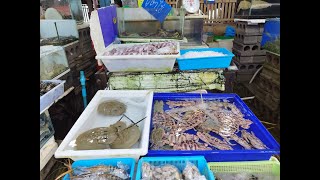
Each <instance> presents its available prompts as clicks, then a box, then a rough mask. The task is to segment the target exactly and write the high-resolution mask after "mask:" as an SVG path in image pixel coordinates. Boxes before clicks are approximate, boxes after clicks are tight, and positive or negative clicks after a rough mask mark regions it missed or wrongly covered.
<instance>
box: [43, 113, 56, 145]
mask: <svg viewBox="0 0 320 180" xmlns="http://www.w3.org/2000/svg"><path fill="white" fill-rule="evenodd" d="M53 135H54V129H53V125H52V122H51V119H50V115H49V112H48V111H45V112H43V113H42V114H40V149H41V148H42V147H43V145H45V144H46V142H47V141H48V140H49V139H50V138H51V137H52V136H53Z"/></svg>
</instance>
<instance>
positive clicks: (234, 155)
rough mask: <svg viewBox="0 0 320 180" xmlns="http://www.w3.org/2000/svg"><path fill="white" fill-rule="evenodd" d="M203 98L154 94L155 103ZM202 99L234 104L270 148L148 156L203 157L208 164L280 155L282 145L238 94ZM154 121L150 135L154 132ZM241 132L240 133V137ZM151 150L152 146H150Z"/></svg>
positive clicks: (155, 152) (158, 152) (163, 152)
mask: <svg viewBox="0 0 320 180" xmlns="http://www.w3.org/2000/svg"><path fill="white" fill-rule="evenodd" d="M200 98H201V96H200V94H198V93H154V96H153V101H155V100H162V101H164V102H166V101H167V100H171V101H172V100H186V99H200ZM202 98H203V99H204V100H205V99H212V100H223V99H227V100H228V101H229V102H234V104H235V105H236V106H237V108H239V109H240V111H241V112H242V113H243V114H244V115H245V118H247V119H250V120H251V121H252V122H253V123H252V124H251V126H250V129H249V131H252V132H254V134H255V135H256V136H257V137H258V138H259V139H261V141H262V142H263V143H264V144H265V145H266V146H268V147H269V149H264V150H257V149H253V150H244V149H243V148H242V146H240V145H238V144H237V145H235V146H232V147H233V149H234V150H201V151H187V150H186V151H182V150H150V149H149V151H148V154H147V155H146V156H195V155H203V156H204V157H205V158H206V160H207V161H208V162H221V161H255V160H268V159H270V157H271V156H272V155H274V154H279V153H280V145H279V144H278V142H277V141H276V140H275V139H274V138H273V137H272V135H271V134H270V133H269V131H268V130H267V129H266V128H265V127H264V126H263V125H262V123H261V122H260V121H259V120H258V118H257V117H256V116H255V115H254V114H253V113H252V111H251V110H250V109H249V107H248V106H247V105H246V104H245V103H244V102H243V101H242V100H241V99H240V97H239V96H238V95H237V94H225V93H208V94H202ZM167 109H169V106H168V105H167V104H165V103H164V110H167ZM152 129H153V127H152V119H151V128H150V134H151V132H152ZM187 133H190V134H196V131H194V130H188V131H187ZM239 134H240V132H239V133H238V135H239ZM211 135H213V136H215V137H217V138H219V139H221V140H222V138H221V137H220V136H217V135H215V134H213V133H211ZM150 137H151V135H150ZM149 148H150V144H149Z"/></svg>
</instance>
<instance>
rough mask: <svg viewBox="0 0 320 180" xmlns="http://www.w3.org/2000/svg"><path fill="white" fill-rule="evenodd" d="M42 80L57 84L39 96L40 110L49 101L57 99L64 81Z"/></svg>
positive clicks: (47, 104) (49, 102)
mask: <svg viewBox="0 0 320 180" xmlns="http://www.w3.org/2000/svg"><path fill="white" fill-rule="evenodd" d="M43 82H52V83H55V84H58V85H57V86H55V87H54V88H53V89H51V90H50V91H49V92H47V93H45V94H44V95H42V96H40V112H42V111H43V110H44V109H46V108H47V107H48V106H49V105H50V104H51V103H53V102H54V101H55V100H56V99H58V98H59V97H60V96H61V95H62V94H63V93H64V83H65V82H66V81H61V80H43Z"/></svg>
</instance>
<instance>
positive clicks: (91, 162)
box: [63, 158, 136, 180]
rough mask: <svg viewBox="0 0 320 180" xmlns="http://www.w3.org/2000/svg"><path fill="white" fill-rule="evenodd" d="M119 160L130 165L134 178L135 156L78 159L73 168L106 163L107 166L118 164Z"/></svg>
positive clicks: (64, 178)
mask: <svg viewBox="0 0 320 180" xmlns="http://www.w3.org/2000/svg"><path fill="white" fill-rule="evenodd" d="M117 162H122V163H123V164H126V165H128V166H129V167H130V169H129V170H128V171H127V172H128V173H129V174H130V179H131V180H132V179H133V176H134V166H135V164H136V161H135V160H134V159H133V158H108V159H88V160H78V161H75V162H74V163H72V168H76V167H80V166H83V167H92V166H97V165H106V166H117ZM63 180H70V175H69V174H67V175H65V176H64V177H63Z"/></svg>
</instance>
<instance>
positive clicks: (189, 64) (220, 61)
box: [177, 48, 234, 70]
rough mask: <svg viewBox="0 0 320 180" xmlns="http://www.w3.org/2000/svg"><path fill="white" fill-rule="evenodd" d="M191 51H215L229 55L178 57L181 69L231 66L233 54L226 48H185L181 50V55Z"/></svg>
mask: <svg viewBox="0 0 320 180" xmlns="http://www.w3.org/2000/svg"><path fill="white" fill-rule="evenodd" d="M189 51H215V52H220V53H223V54H227V56H217V57H200V58H177V61H178V65H179V69H180V70H197V69H212V68H227V67H229V66H230V63H231V60H232V57H233V56H234V54H232V53H231V52H230V51H229V50H227V49H226V48H199V49H184V50H180V54H181V56H182V55H184V54H185V53H187V52H189Z"/></svg>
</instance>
